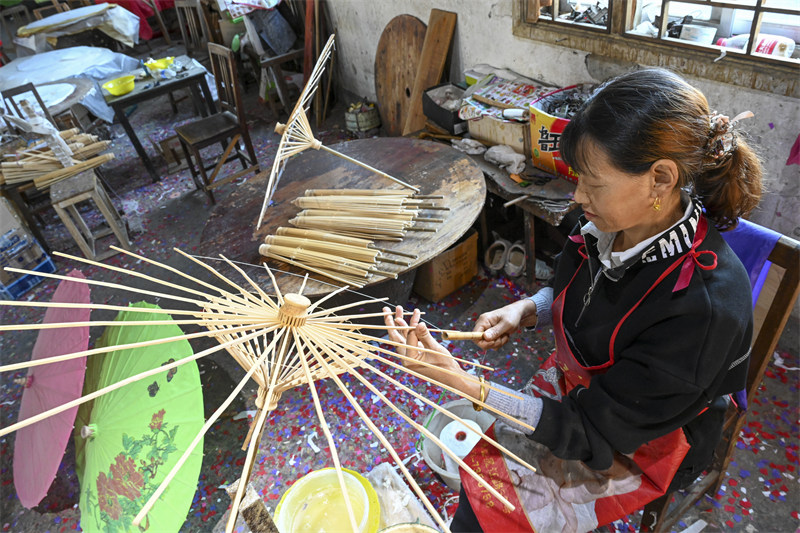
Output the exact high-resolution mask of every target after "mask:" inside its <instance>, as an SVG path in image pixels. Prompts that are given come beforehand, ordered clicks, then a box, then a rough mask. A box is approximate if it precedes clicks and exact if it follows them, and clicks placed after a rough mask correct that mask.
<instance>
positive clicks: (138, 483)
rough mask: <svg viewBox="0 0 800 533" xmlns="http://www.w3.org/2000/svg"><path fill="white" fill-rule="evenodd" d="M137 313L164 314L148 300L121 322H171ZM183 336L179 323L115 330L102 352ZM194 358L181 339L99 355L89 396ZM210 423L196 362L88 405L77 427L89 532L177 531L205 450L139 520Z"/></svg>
mask: <svg viewBox="0 0 800 533" xmlns="http://www.w3.org/2000/svg"><path fill="white" fill-rule="evenodd" d="M136 307H140V308H143V307H148V308H158V306H155V305H151V304H147V303H144V302H140V303H136V304H132V306H131V310H130V311H122V312H120V313H119V315H118V316H117V319H116V321H118V322H126V321H127V322H134V321H155V320H164V318H165V317H168V315H158V314H153V313H147V312H137V311H136V310H135V308H136ZM180 335H182V331H181V329H180V328H179V327H178V326H177V325H176V324H168V325H130V326H123V325H119V326H110V327H108V328H106V330H105V332H104V333H103V336H102V337H101V338H100V340H99V341H98V346H122V345H129V344H134V343H142V344H144V343H146V341H150V340H154V339H163V338H167V337H178V336H180ZM192 353H193V352H192V348H191V346H190V345H189V342H188V341H187V340H186V339H180V340H176V341H174V342H169V343H165V344H156V345H151V346H139V347H128V348H125V347H122V348H121V349H119V350H116V351H113V352H109V353H107V354H105V355H101V354H97V355H95V356H93V357H91V358H90V360H89V365H88V367H87V371H86V385H85V387H84V394H88V393H91V392H94V391H96V390H99V389H102V388H103V387H105V386H108V385H111V384H114V383H118V382H120V381H123V380H125V379H126V378H129V377H131V376H134V375H136V374H138V373H140V372H144V371H146V370H150V369H152V368H157V367H159V366H161V365H164V364H167V363H170V362H173V361H176V360H178V359H181V358H184V357H187V356H190V355H192ZM203 423H204V418H203V394H202V389H201V384H200V373H199V371H198V369H197V363H195V362H194V361H192V362H190V363H187V364H184V365H181V366H180V367H178V368H173V369H171V370H169V371H165V372H163V373H160V374H156V375H154V376H152V377H150V378H149V379H146V380H141V381H135V382H132V383H130V384H128V385H126V386H124V387H122V388H120V389H117V390H115V391H113V392H109V393H108V394H104V395H103V396H100V397H98V398H95V399H94V400H91V401H89V402H87V403H85V404H83V405H82V406H81V408H80V410H79V412H78V417H77V420H76V424H75V443H76V445H75V449H76V464H77V468H76V470H77V472H78V478H79V480H80V483H81V498H80V511H81V527H82V528H83V530H84V531H104V532H115V531H135V530H144V531H153V532H156V531H157V532H166V533H168V532H172V531H178V530H179V529H180V528H181V526H182V525H183V523H184V521H185V520H186V513H187V512H188V510H189V507H190V506H191V503H192V498H193V497H194V494H195V491H196V490H197V480H198V477H199V475H200V466H201V464H202V446H198V447H197V448H195V451H194V453H192V455H190V456H189V458H188V460H187V461H186V463H184V465H183V467H182V468H181V469H180V471H179V473H178V475H177V476H176V477H175V479H174V480H173V481H172V483H170V485H169V488H168V490H167V491H166V492H165V493H164V494H163V495H162V496H161V498H160V499H159V500H158V502H157V503H156V504H155V506H154V507H153V509H152V510H151V511H150V513H148V515H147V518H146V520H145V522H143V523H142V524H141V528H137V527H135V526H133V525H132V522H133V518H134V516H136V513H138V512H139V510H140V509H141V508H142V506H143V505H144V503H145V502H146V501H147V499H148V498H149V497H150V496H151V495H152V493H153V491H155V489H156V488H157V487H158V485H159V484H160V483H161V482H162V480H163V479H164V477H165V476H166V475H167V473H168V472H169V471H170V469H171V468H172V467H173V465H175V463H176V462H177V460H178V459H179V457H180V455H181V452H182V451H183V450H185V449H186V448H187V447H188V445H189V443H190V442H191V441H192V439H193V438H194V436H195V435H196V434H197V432H198V431H199V430H200V428H201V427H202V426H203Z"/></svg>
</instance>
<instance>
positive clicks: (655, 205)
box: [653, 196, 661, 211]
mask: <svg viewBox="0 0 800 533" xmlns="http://www.w3.org/2000/svg"><path fill="white" fill-rule="evenodd" d="M653 209H654V210H656V211H661V198H660V197H658V196H656V199H655V200H653Z"/></svg>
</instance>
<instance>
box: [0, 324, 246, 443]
mask: <svg viewBox="0 0 800 533" xmlns="http://www.w3.org/2000/svg"><path fill="white" fill-rule="evenodd" d="M259 334H260V332H256V333H251V334H249V335H253V336H255V335H259ZM232 344H233V343H225V344H220V345H218V346H214V347H212V348H208V349H206V350H203V351H202V352H199V353H196V354H194V355H190V356H188V357H184V358H183V359H179V360H178V361H175V362H173V363H169V364H165V365H163V366H160V367H158V368H153V369H151V370H147V371H145V372H141V373H139V374H136V375H135V376H131V377H129V378H126V379H124V380H122V381H119V382H117V383H114V384H112V385H109V386H107V387H103V388H102V389H100V390H98V391H95V392H92V393H90V394H87V395H85V396H81V397H80V398H77V399H75V400H73V401H71V402H67V403H65V404H63V405H59V406H57V407H54V408H52V409H50V410H47V411H44V412H42V413H39V414H38V415H34V416H32V417H30V418H26V419H25V420H22V421H20V422H17V423H16V424H12V425H10V426H8V427H5V428H2V429H0V437H2V436H4V435H8V434H9V433H12V432H14V431H16V430H18V429H20V428H23V427H26V426H29V425H31V424H34V423H36V422H39V421H40V420H44V419H46V418H49V417H51V416H53V415H57V414H58V413H61V412H64V411H66V410H68V409H72V408H73V407H76V406H78V405H81V404H82V403H85V402H88V401H89V400H93V399H95V398H97V397H100V396H102V395H104V394H107V393H109V392H111V391H114V390H117V389H119V388H121V387H124V386H125V385H129V384H130V383H134V382H136V381H139V380H142V379H145V378H148V377H150V376H153V375H155V374H159V373H161V372H166V371H168V370H171V369H173V368H175V367H178V366H180V365H182V364H185V363H188V362H190V361H196V360H197V359H200V358H201V357H205V356H206V355H209V354H211V353H214V352H217V351H219V350H220V349H222V348H227V346H229V345H232Z"/></svg>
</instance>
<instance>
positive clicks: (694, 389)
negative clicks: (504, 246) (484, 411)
mask: <svg viewBox="0 0 800 533" xmlns="http://www.w3.org/2000/svg"><path fill="white" fill-rule="evenodd" d="M699 215H700V211H699V209H697V208H695V211H694V214H693V216H692V217H690V219H689V220H687V221H684V222H682V223H679V224H678V225H676V226H675V227H673V228H671V229H670V230H668V231H667V232H665V233H664V234H662V236H661V237H660V238H659V239H657V240H656V241H655V242H654V244H653V246H651V247H649V248H648V249H647V250H645V251H644V252H643V253H642V254H641V255H640V256H638V257H635V258H632V259H630V260H628V261H627V262H626V264H624V265H623V266H621V267H619V268H617V269H614V270H607V271H605V272H604V273H602V274H600V275H599V276H598V277H597V278H596V281H595V287H594V289H593V292H592V295H591V299H590V301H589V303H588V305H587V306H586V309H585V310H584V311H583V315H582V316H580V315H581V312H582V310H583V307H584V296H585V295H586V293H587V291H588V290H589V287H590V285H591V280H592V279H593V277H594V276H595V275H596V274H597V272H599V270H600V263H599V261H598V259H597V248H596V242H595V241H594V239H593V238H592V237H591V236H590V235H586V251H587V254H588V256H589V259H588V260H587V261H586V262H585V263H584V264H583V266H582V267H581V268H580V271H579V272H578V274H577V276H576V277H575V280H574V281H573V283H572V285H571V286H570V288H569V289H568V290H567V293H566V299H565V302H564V328H565V330H566V333H567V337H568V339H569V342H570V344H571V346H570V348H571V349H572V352H573V354H574V355H575V356H576V358H578V360H579V362H581V363H582V364H584V366H593V365H598V364H602V363H605V362H607V361H608V360H609V343H610V340H611V337H612V332H613V331H614V329H615V327H616V326H617V324H618V323H619V322H620V321H621V319H622V317H623V315H625V314H626V313H627V312H628V311H629V310H630V309H631V308H632V307H634V305H635V303H636V302H637V301H638V300H639V299H640V298H641V297H642V296H643V295H644V294H645V292H646V291H647V290H648V289H649V288H650V287H651V286H652V285H653V283H654V282H655V281H656V279H657V278H658V277H659V276H660V275H661V274H662V273H663V272H664V270H665V269H666V268H667V267H669V266H670V265H671V264H672V263H674V262H675V261H676V259H678V258H679V257H680V256H682V255H683V254H685V253H686V251H687V250H688V248H689V245H688V244H687V242H688V243H691V241H692V239H693V238H694V233H695V228H696V225H697V220H698V217H699ZM582 222H584V223H585V221H582ZM709 222H710V221H709ZM580 227H581V224H579V225H578V226H576V228H575V229H574V230H573V234H574V235H580ZM579 247H580V245H579V244H577V243H575V242H572V241H568V242H567V244H566V245H565V247H564V249H563V251H562V252H561V254H560V256H559V257H558V259H557V262H556V269H555V276H554V279H553V290H554V297H555V296H557V295H558V294H560V292H561V291H562V290H563V289H564V287H566V286H567V284H568V283H569V280H570V279H571V278H572V276H573V274H575V271H576V269H578V267H579V265H580V264H581V260H582V257H581V256H580V254H579V253H578V249H579ZM699 250H710V251H713V252H714V253H715V254H716V257H717V266H716V268H714V269H713V270H701V269H700V268H698V267H697V266H695V267H694V272H693V275H692V277H691V282H690V284H689V286H688V287H686V288H685V289H683V290H680V291H677V292H673V288H674V286H675V284H676V281H677V279H678V274H679V272H680V268H678V269H675V271H673V272H672V273H670V274H669V275H668V276H667V277H666V278H665V279H664V280H663V282H662V283H660V284H659V285H658V286H657V287H656V288H655V289H654V290H653V291H652V292H651V293H650V294H649V295H648V296H647V297H646V298H645V299H644V300H643V301H642V303H641V304H640V305H639V307H638V308H637V309H636V310H635V311H634V312H633V313H632V314H631V316H630V317H628V319H627V320H626V321H625V322H624V324H623V326H622V327H621V328H620V330H619V332H618V333H617V336H616V339H615V344H614V359H615V362H614V364H613V365H612V366H611V367H610V368H609V369H608V370H607V371H606V373H605V374H602V375H598V376H595V377H594V378H593V379H592V380H591V382H590V383H589V386H588V388H584V387H576V388H575V389H573V390H572V391H571V392H570V393H569V394H568V395H567V396H565V397H564V398H563V399H562V401H560V402H558V401H555V400H552V399H549V398H543V401H544V407H543V411H542V418H541V420H540V422H539V425H538V427H537V429H536V431H535V432H534V433H533V434H532V435H531V438H533V439H534V440H536V441H538V442H540V443H542V444H544V445H546V446H547V447H549V448H550V449H551V450H552V451H553V453H554V454H555V455H556V456H558V457H561V458H563V459H576V460H580V461H583V462H584V463H586V464H587V466H589V467H590V468H594V469H597V470H602V469H606V468H608V467H610V466H611V462H612V456H613V453H614V451H618V452H621V453H625V454H627V453H632V452H633V451H635V450H636V449H637V448H638V447H639V446H641V445H642V444H644V443H646V442H648V441H650V440H653V439H656V438H658V437H660V436H662V435H665V434H667V433H669V432H671V431H673V430H674V429H676V428H680V427H682V428H683V429H684V432H685V433H686V436H687V440H688V441H689V444H690V445H692V449H691V450H690V451H689V453H688V455H687V457H686V458H685V460H684V462H683V464H682V465H681V470H680V471H679V475H682V476H683V478H685V479H687V480H689V481H691V480H692V479H694V477H696V476H697V475H698V474H699V473H700V472H701V471H702V470H703V469H704V468H705V467H706V466H707V465H708V464H709V462H710V459H711V453H712V452H713V448H714V447H715V446H716V444H717V442H718V441H719V438H720V431H721V425H722V416H723V414H724V409H725V405H726V404H725V402H724V401H721V400H722V398H721V397H722V396H723V395H727V394H729V393H733V392H736V391H738V390H741V389H743V388H744V386H745V378H746V373H747V363H748V354H749V349H750V341H751V336H752V329H753V313H752V303H751V290H750V282H749V278H748V276H747V272H746V271H745V269H744V267H743V266H742V264H741V262H740V261H739V259H738V258H737V257H736V255H735V254H734V253H733V251H732V250H731V249H730V248H729V247H728V245H727V244H726V243H725V241H724V240H723V239H722V237H721V236H720V234H719V232H718V231H717V230H716V229H714V228H713V224H711V223H709V230H708V234H707V236H706V238H705V240H704V241H703V243H702V245H701V246H700V248H699ZM700 260H701V261H702V262H703V263H710V260H709V256H708V255H705V256H702V257H701V259H700ZM579 316H580V319H579ZM706 408H708V409H707V410H706V411H705V412H703V410H704V409H706ZM701 412H702V414H701ZM677 477H679V476H676V478H677ZM682 484H683V483H682Z"/></svg>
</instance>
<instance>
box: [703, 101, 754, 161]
mask: <svg viewBox="0 0 800 533" xmlns="http://www.w3.org/2000/svg"><path fill="white" fill-rule="evenodd" d="M754 116H755V115H754V114H753V112H752V111H743V112H741V113H739V114H738V115H736V116H735V117H733V120H731V119H729V118H728V117H727V116H725V115H721V114H719V113H717V112H716V111H713V112H712V113H711V114H710V115H709V116H708V119H709V128H710V132H709V134H708V143H707V144H706V152H707V154H708V157H709V159H711V161H712V162H711V163H710V164H709V165H707V166H712V167H713V166H716V165H719V164H720V163H722V162H724V161H727V160H728V158H729V157H730V156H731V153H733V151H734V150H735V149H736V137H735V136H734V134H733V127H734V126H735V125H736V123H737V122H739V121H740V120H744V119H746V118H751V117H754Z"/></svg>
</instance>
